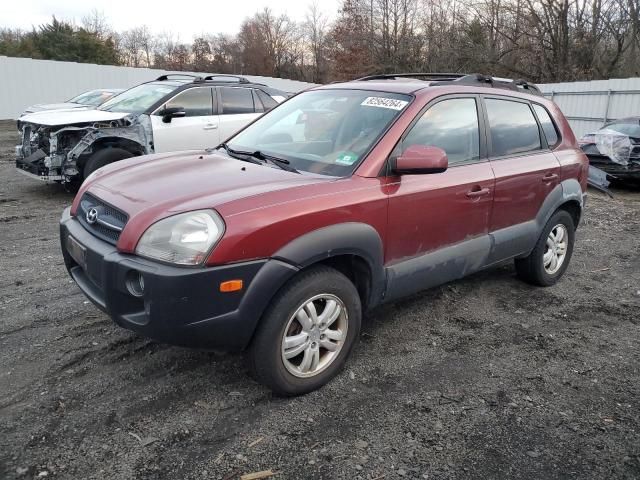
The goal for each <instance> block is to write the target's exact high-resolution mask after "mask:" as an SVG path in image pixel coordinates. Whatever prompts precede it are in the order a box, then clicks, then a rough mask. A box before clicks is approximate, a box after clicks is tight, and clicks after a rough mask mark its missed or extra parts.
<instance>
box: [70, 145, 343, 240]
mask: <svg viewBox="0 0 640 480" xmlns="http://www.w3.org/2000/svg"><path fill="white" fill-rule="evenodd" d="M332 180H335V179H334V178H333V177H327V176H324V175H315V174H310V173H302V174H298V173H293V172H287V171H285V170H281V169H279V168H277V167H273V168H272V167H271V166H263V165H256V164H252V163H249V162H243V161H241V160H237V159H234V158H230V157H227V156H225V155H222V154H217V153H213V154H208V153H206V152H202V151H191V152H179V153H171V154H159V155H147V156H143V157H137V158H132V159H128V160H123V161H120V162H116V163H115V164H112V165H110V166H107V167H104V168H102V169H100V170H99V171H98V172H96V174H95V176H92V177H90V179H89V181H88V182H85V184H84V185H83V186H82V188H81V189H80V191H79V192H78V195H77V196H76V199H75V201H74V205H73V208H72V212H75V209H76V208H77V204H78V203H79V200H80V198H81V197H82V195H83V194H84V192H85V191H88V192H89V193H91V194H93V195H94V196H96V197H98V198H99V199H101V200H102V201H104V202H106V203H108V204H111V205H113V206H114V207H116V208H118V209H120V210H122V211H123V212H125V213H126V214H127V215H128V216H129V221H128V223H127V228H126V229H125V233H126V231H127V230H129V227H131V230H133V231H140V230H141V229H142V230H144V229H146V227H147V226H148V225H150V224H152V223H154V222H155V221H157V220H159V219H161V218H164V217H168V216H171V215H174V214H177V213H181V212H186V211H191V210H200V209H206V208H217V207H219V206H221V205H223V204H226V203H229V202H233V201H235V200H239V199H243V198H247V197H255V196H258V195H261V194H265V193H267V192H274V191H277V190H282V189H287V188H296V187H303V186H307V185H311V184H316V183H320V182H330V181H332ZM131 230H129V231H131ZM123 237H125V235H123ZM121 240H125V239H124V238H121Z"/></svg>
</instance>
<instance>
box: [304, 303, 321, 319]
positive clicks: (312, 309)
mask: <svg viewBox="0 0 640 480" xmlns="http://www.w3.org/2000/svg"><path fill="white" fill-rule="evenodd" d="M304 309H305V310H306V311H307V314H308V315H309V317H310V318H311V321H312V322H313V323H314V324H316V323H318V311H317V310H316V305H315V303H313V302H309V303H307V304H306V305H305V306H304Z"/></svg>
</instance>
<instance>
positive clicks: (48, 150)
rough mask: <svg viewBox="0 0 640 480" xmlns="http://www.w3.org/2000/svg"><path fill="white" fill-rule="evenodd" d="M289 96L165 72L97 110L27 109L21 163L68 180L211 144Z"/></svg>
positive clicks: (49, 178)
mask: <svg viewBox="0 0 640 480" xmlns="http://www.w3.org/2000/svg"><path fill="white" fill-rule="evenodd" d="M287 97H288V94H287V93H285V92H282V91H280V90H276V89H273V88H270V87H267V86H265V85H262V84H258V83H251V82H249V81H248V80H247V79H245V78H244V77H237V76H227V75H212V76H206V77H196V76H192V75H181V74H180V75H162V76H160V77H158V78H157V79H156V80H154V81H151V82H147V83H143V84H141V85H138V86H136V87H133V88H131V89H129V90H126V91H125V92H123V93H121V94H119V95H117V96H115V97H113V98H111V99H110V100H107V101H106V102H105V103H103V104H102V105H100V107H98V108H97V109H87V110H85V109H78V110H63V111H56V110H52V111H50V112H46V111H42V112H37V113H32V114H28V115H24V116H23V117H21V118H20V124H21V135H22V143H21V144H20V145H17V146H16V168H17V169H18V171H19V172H20V173H24V174H26V175H28V176H30V177H32V178H36V179H38V180H42V181H45V182H61V183H65V184H67V183H73V182H81V181H82V180H83V179H85V178H86V177H88V176H89V175H91V173H92V172H94V171H95V170H97V169H98V168H100V167H103V166H105V165H107V164H109V163H112V162H115V161H118V160H122V159H124V158H129V157H133V156H137V155H146V154H151V153H162V152H170V151H176V150H194V149H205V148H212V147H215V146H217V145H218V144H219V143H220V142H221V141H224V140H225V139H226V138H228V137H230V136H231V135H233V134H234V133H235V132H237V131H238V130H240V129H241V128H243V127H244V126H245V125H247V124H248V123H249V122H251V121H253V120H254V119H256V118H257V117H259V116H260V115H261V114H262V113H263V112H265V111H267V110H269V109H271V108H273V107H274V106H276V105H277V104H278V103H280V102H282V101H284V100H285V99H286V98H287Z"/></svg>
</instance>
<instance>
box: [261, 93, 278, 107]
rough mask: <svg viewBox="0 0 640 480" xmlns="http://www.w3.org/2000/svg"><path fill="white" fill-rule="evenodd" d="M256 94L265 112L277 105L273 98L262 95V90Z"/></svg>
mask: <svg viewBox="0 0 640 480" xmlns="http://www.w3.org/2000/svg"><path fill="white" fill-rule="evenodd" d="M256 92H258V97H260V100H262V104H263V105H264V109H265V110H270V109H272V108H273V107H275V106H276V105H278V102H276V101H275V100H274V99H273V98H271V97H270V96H269V95H267V94H266V93H264V92H263V91H262V90H256Z"/></svg>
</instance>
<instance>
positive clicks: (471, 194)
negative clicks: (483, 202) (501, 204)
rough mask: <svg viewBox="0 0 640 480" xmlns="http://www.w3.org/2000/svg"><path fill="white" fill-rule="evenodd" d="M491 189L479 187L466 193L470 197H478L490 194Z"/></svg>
mask: <svg viewBox="0 0 640 480" xmlns="http://www.w3.org/2000/svg"><path fill="white" fill-rule="evenodd" d="M490 191H491V190H489V189H488V188H477V189H474V190H469V191H468V192H467V194H466V195H467V197H469V198H477V197H482V196H484V195H489V192H490Z"/></svg>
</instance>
